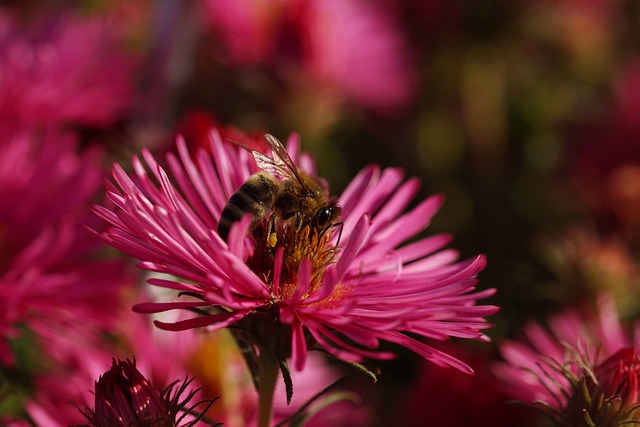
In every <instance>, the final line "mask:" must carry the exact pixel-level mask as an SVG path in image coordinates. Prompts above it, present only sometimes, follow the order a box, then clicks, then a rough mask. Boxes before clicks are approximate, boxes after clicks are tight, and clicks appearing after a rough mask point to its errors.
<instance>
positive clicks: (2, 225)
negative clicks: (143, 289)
mask: <svg viewBox="0 0 640 427" xmlns="http://www.w3.org/2000/svg"><path fill="white" fill-rule="evenodd" d="M0 133H2V138H0V199H1V200H4V201H5V203H2V204H1V205H0V253H1V254H2V257H1V258H0V260H1V262H0V313H1V314H0V363H1V364H4V365H10V364H13V363H15V359H14V354H13V351H12V350H11V345H10V344H9V343H10V342H11V341H12V340H14V339H16V338H19V337H21V336H22V333H21V330H22V329H23V328H24V327H26V328H27V329H28V330H29V331H31V333H33V334H35V336H36V337H40V338H42V339H44V338H47V337H50V336H55V335H59V334H61V333H69V334H73V333H77V334H79V335H81V334H82V333H81V332H80V331H81V330H84V329H85V328H89V329H92V328H97V329H96V330H105V329H108V328H110V327H113V325H114V321H113V319H114V314H115V313H117V311H118V309H119V307H120V305H119V303H118V302H119V296H118V292H119V290H120V289H121V285H122V284H124V283H126V277H125V276H124V275H123V269H122V263H121V262H120V261H118V260H114V259H110V260H102V259H98V258H96V257H95V253H96V252H95V251H96V249H99V245H97V244H96V242H95V241H94V240H93V239H91V236H90V234H89V233H88V232H87V231H86V230H85V229H84V228H83V227H82V225H81V222H82V221H83V219H86V218H87V217H88V214H89V204H90V203H91V201H93V200H94V197H95V195H96V191H97V189H98V188H99V186H100V175H101V173H102V172H101V171H102V166H101V164H100V153H99V151H96V150H94V149H92V148H89V149H87V150H84V151H82V152H80V151H79V150H78V146H77V141H76V140H75V138H74V137H73V136H72V135H69V134H66V133H63V132H60V131H57V130H53V129H46V130H44V131H43V132H42V133H36V132H30V131H26V130H20V131H7V129H0ZM79 319H80V320H81V321H80V322H79ZM92 330H93V329H92ZM63 331H65V332H63ZM72 331H76V332H72ZM27 336H31V334H27Z"/></svg>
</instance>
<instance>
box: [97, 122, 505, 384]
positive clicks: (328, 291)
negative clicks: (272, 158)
mask: <svg viewBox="0 0 640 427" xmlns="http://www.w3.org/2000/svg"><path fill="white" fill-rule="evenodd" d="M210 136H211V153H212V154H207V153H205V152H204V151H201V152H199V153H198V154H197V156H196V158H195V162H194V161H193V160H192V159H191V155H190V153H189V152H188V151H187V150H186V148H185V145H184V143H183V142H182V141H179V142H178V150H179V153H180V155H179V157H180V159H179V160H178V158H176V157H175V156H173V155H171V154H170V155H169V156H168V158H167V161H168V164H169V168H170V170H171V172H172V174H173V180H174V181H173V182H172V181H171V180H170V179H169V178H168V176H167V174H166V172H165V171H164V169H163V168H161V167H160V166H159V165H158V164H157V163H156V161H155V160H154V158H153V157H152V155H151V154H150V153H149V152H147V151H144V152H143V157H144V160H145V161H146V163H147V165H148V166H149V168H150V170H151V172H152V175H151V176H149V175H147V171H146V169H145V167H144V165H143V163H142V162H141V161H140V159H138V158H137V157H134V159H133V168H134V173H132V174H131V175H129V174H127V173H126V172H125V171H124V170H123V169H122V168H121V167H120V166H119V165H117V164H116V165H115V167H114V170H113V177H114V179H115V184H113V183H108V184H107V188H108V191H107V194H108V196H109V198H110V199H111V201H112V202H113V203H114V206H115V207H113V208H105V207H102V206H96V207H95V211H96V213H97V214H98V215H99V216H100V217H102V218H104V219H105V220H106V221H107V222H108V223H110V224H111V227H110V228H109V229H108V230H107V231H106V232H104V233H103V236H104V238H105V239H106V240H107V241H108V242H109V243H111V244H112V245H113V246H114V247H116V248H118V249H120V250H122V251H124V252H126V253H128V254H130V255H132V256H134V257H136V258H139V259H141V260H142V262H141V263H139V266H140V267H142V268H144V269H147V270H150V271H156V272H159V273H167V274H172V275H174V276H177V277H181V278H183V279H186V280H187V281H188V282H187V281H181V280H178V279H173V278H169V279H159V278H152V279H150V280H149V283H151V284H153V285H156V286H161V287H165V288H169V289H174V290H179V291H183V292H187V293H188V294H192V295H199V296H200V298H202V300H197V301H193V300H192V301H177V302H165V303H148V304H138V305H137V306H136V307H135V310H137V311H138V312H141V313H156V312H162V311H166V310H173V309H180V308H203V309H206V308H207V307H209V308H216V309H218V310H220V311H218V312H216V313H215V314H210V315H207V316H203V317H194V318H191V319H188V320H183V321H179V322H173V323H165V322H156V324H157V325H158V326H160V327H162V328H165V329H169V330H176V331H179V330H185V329H190V328H197V327H208V329H211V330H214V329H220V328H224V327H227V326H229V325H232V324H242V325H243V327H245V328H248V330H250V331H256V330H259V332H258V333H257V334H256V335H255V336H256V337H258V340H259V341H260V342H259V343H258V344H260V343H262V344H264V343H265V342H266V341H269V340H270V339H277V342H279V343H280V345H282V346H283V348H281V349H280V350H281V351H282V353H281V354H282V355H284V356H285V357H287V356H288V355H291V356H292V357H293V362H294V365H295V367H296V369H298V370H300V369H302V368H303V367H304V365H305V361H306V357H307V347H308V345H309V341H308V338H309V339H311V338H312V339H313V341H315V343H316V344H318V345H320V346H321V347H322V348H324V349H325V350H326V351H328V352H329V353H332V354H334V355H336V356H337V357H339V358H342V359H346V360H355V361H359V360H362V359H363V358H367V357H370V358H376V359H388V358H391V357H393V356H394V354H393V353H391V352H389V351H383V350H380V349H379V348H378V347H379V345H380V340H384V341H389V342H393V343H396V344H399V345H401V346H404V347H407V348H409V349H411V350H412V351H414V352H416V353H418V354H419V355H421V356H422V357H425V358H426V359H428V360H431V361H433V362H434V363H436V364H439V365H442V366H454V367H456V368H458V369H460V370H463V371H465V372H471V369H470V368H469V367H468V366H467V365H465V364H464V363H462V362H461V361H459V360H457V359H456V358H453V357H451V356H449V355H447V354H445V353H443V352H440V351H438V350H437V349H435V348H433V347H431V346H429V345H427V344H425V343H423V342H421V341H419V340H417V339H415V338H413V337H412V336H410V335H409V334H412V335H414V336H420V337H423V338H431V339H435V340H446V339H449V338H450V337H452V336H455V337H461V338H469V339H480V340H487V339H488V338H487V337H486V336H485V335H484V334H483V333H482V332H481V331H482V330H483V329H486V328H488V327H490V325H489V324H488V323H486V321H485V319H484V317H485V316H488V315H490V314H492V313H494V312H495V311H496V310H497V307H494V306H477V305H475V304H476V300H478V299H481V298H485V297H487V296H489V295H491V294H493V290H486V291H482V292H474V290H475V284H476V281H477V280H476V279H475V276H476V275H477V273H478V272H480V271H481V270H482V268H483V267H484V265H485V261H484V257H482V256H478V257H475V258H473V259H470V260H466V261H460V262H457V261H456V260H457V259H458V253H457V252H456V251H454V250H448V249H443V248H444V246H445V245H446V244H447V243H448V242H449V241H450V237H449V236H446V235H436V236H433V237H430V238H426V239H421V240H418V241H416V242H414V243H411V244H408V245H405V246H402V247H400V248H398V246H399V245H400V244H402V243H403V242H405V241H406V240H407V239H410V238H411V237H413V236H415V235H416V234H417V233H419V232H420V231H422V230H423V229H424V228H425V227H427V226H428V224H429V222H430V220H431V217H432V216H433V215H434V214H435V213H436V212H437V210H438V209H439V207H440V205H441V203H442V197H441V196H434V197H431V198H429V199H427V200H426V201H424V202H422V203H420V204H419V205H418V206H417V207H416V208H414V209H413V210H411V211H410V212H408V213H406V214H402V211H403V210H404V209H406V207H407V206H408V204H409V203H410V202H411V200H412V199H413V197H414V196H415V194H416V192H417V190H418V182H417V180H415V179H412V180H409V181H407V182H404V183H403V176H402V172H401V171H400V170H398V169H387V170H385V171H383V172H382V173H380V171H379V169H378V168H377V167H375V166H371V167H368V168H366V169H364V170H363V171H362V172H361V173H360V174H359V175H358V176H357V177H356V178H355V179H354V181H353V182H352V183H351V184H350V185H349V187H348V188H347V189H346V190H345V191H344V192H343V194H342V195H341V196H340V198H339V203H340V205H341V207H342V210H343V215H342V222H343V226H342V231H341V233H340V234H341V237H340V243H341V246H340V247H335V245H336V241H337V238H338V236H337V235H335V234H333V233H332V231H330V232H329V233H326V236H325V238H323V240H322V242H325V243H326V245H327V248H326V250H320V249H318V248H322V247H324V246H321V245H319V246H318V247H316V248H315V249H314V248H312V247H311V246H309V248H303V249H302V250H306V251H307V252H305V253H303V254H302V255H300V256H301V259H299V260H297V261H295V260H293V261H292V260H288V261H287V262H288V264H287V265H286V266H283V250H282V245H278V249H277V250H276V251H275V259H273V258H272V259H271V260H270V261H269V259H268V258H269V257H270V256H271V255H265V256H264V260H263V261H264V265H259V264H260V262H261V261H260V259H257V260H256V259H254V261H253V262H252V265H253V267H254V268H256V269H257V270H258V271H253V270H252V269H251V267H250V266H249V265H248V264H247V261H248V259H249V258H250V257H251V256H252V255H253V250H254V247H255V245H254V244H253V243H252V241H251V239H250V238H248V237H247V232H248V227H249V222H247V221H240V222H239V223H237V224H235V225H234V227H232V229H231V233H230V235H229V238H228V243H226V242H224V241H223V240H222V239H221V238H220V236H219V235H218V234H217V232H216V231H214V230H216V229H217V223H218V218H219V217H220V214H221V212H222V209H223V208H224V206H225V205H226V203H227V201H228V200H229V198H230V197H231V195H232V194H233V193H234V191H235V190H236V189H237V188H238V187H240V186H241V185H242V184H243V183H244V182H245V181H246V180H247V178H248V177H249V176H250V175H252V174H253V173H254V172H256V171H257V166H256V164H255V162H254V160H253V159H252V158H251V156H250V154H249V153H248V152H247V151H245V150H242V149H240V148H238V147H237V146H235V145H232V144H228V143H225V142H223V141H221V140H220V138H219V136H218V134H217V132H215V131H214V132H212V133H211V134H210ZM289 153H290V154H291V157H292V159H295V160H294V161H296V162H298V164H299V165H300V167H301V168H302V169H303V170H306V171H308V172H310V173H311V174H313V173H314V170H315V169H314V167H313V162H312V160H311V159H310V158H309V157H308V156H306V155H304V154H303V155H299V154H298V153H299V148H298V140H297V138H296V137H292V138H290V140H289ZM154 180H157V182H158V184H156V183H155V181H154ZM174 183H175V184H174ZM316 251H319V252H316ZM267 252H270V251H267ZM334 253H335V258H334V259H333V258H329V261H327V257H330V256H333V255H332V254H334ZM256 254H257V252H256ZM256 256H261V255H260V254H257V255H256ZM332 259H333V260H332ZM291 263H293V264H292V265H291ZM263 267H264V269H263ZM267 270H268V271H267ZM265 340H266V341H265ZM263 348H267V346H266V345H265V347H263Z"/></svg>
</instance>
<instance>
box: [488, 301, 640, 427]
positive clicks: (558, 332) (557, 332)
mask: <svg viewBox="0 0 640 427" xmlns="http://www.w3.org/2000/svg"><path fill="white" fill-rule="evenodd" d="M548 324H549V330H550V331H551V332H550V331H547V330H545V329H543V327H542V326H540V325H538V324H536V323H531V324H529V325H527V326H526V327H525V328H524V334H525V339H524V340H522V341H508V342H505V343H503V344H502V345H501V346H500V347H501V353H502V355H503V358H504V360H505V362H501V363H498V364H496V366H495V372H496V374H497V375H498V377H500V379H501V381H502V383H503V385H504V390H505V392H506V393H507V394H509V395H511V396H512V397H513V398H516V399H518V400H520V401H523V402H542V404H543V405H544V406H543V408H552V413H560V414H563V415H565V416H566V417H567V418H572V417H576V416H577V417H578V418H576V419H579V418H581V419H584V416H583V414H582V412H584V411H587V412H589V415H590V416H591V417H592V419H594V420H595V419H596V418H598V417H601V416H604V415H606V414H604V412H607V411H609V410H610V409H611V408H602V407H592V406H591V405H592V403H590V402H589V401H588V400H587V401H584V393H585V390H586V391H588V393H589V396H591V398H592V400H593V402H595V403H593V404H594V405H596V404H599V403H598V401H599V400H602V399H598V397H604V401H609V402H610V401H611V399H612V398H613V397H615V396H618V397H619V396H620V393H619V392H620V391H621V390H622V389H623V388H628V387H629V386H628V384H626V383H623V382H624V381H626V380H625V378H623V376H621V375H618V374H616V372H614V371H616V370H617V369H618V367H620V368H622V365H618V364H619V362H620V361H623V360H626V359H629V360H636V359H637V356H633V354H635V351H634V350H633V346H636V347H637V345H638V344H639V343H640V342H638V337H640V334H638V333H637V332H636V333H635V334H634V337H633V338H630V337H628V336H627V335H626V334H625V332H624V331H623V328H622V326H621V324H620V321H619V319H618V314H617V311H616V308H615V305H614V303H613V301H612V300H611V299H610V298H608V297H604V296H603V297H601V299H600V300H599V310H598V313H597V315H593V316H591V315H585V314H582V313H581V312H579V311H578V310H567V311H565V312H563V313H561V314H559V315H556V316H553V317H551V318H550V319H549V321H548ZM625 349H626V350H625ZM625 352H626V353H625ZM629 352H631V353H629ZM622 369H623V370H625V371H626V370H627V369H630V370H634V369H636V368H635V362H634V364H630V365H626V368H622ZM634 372H635V371H634ZM629 373H630V374H632V375H635V373H633V372H629ZM633 378H635V377H633ZM633 378H632V379H630V380H629V381H631V383H632V384H633V381H635V380H634V379H633ZM611 381H613V382H611ZM621 381H622V382H621ZM637 386H638V384H637V383H635V385H632V386H630V387H631V388H634V387H637ZM616 390H618V391H616ZM627 403H629V402H627ZM637 403H638V401H637V399H636V400H635V401H634V402H631V403H629V405H635V404H637ZM627 408H628V406H627ZM618 409H619V408H618ZM616 411H617V409H616ZM607 413H608V412H607ZM607 416H608V415H607ZM572 419H573V418H572ZM571 425H574V424H571ZM576 425H577V424H576ZM596 425H605V424H600V423H597V422H596ZM606 425H617V424H606Z"/></svg>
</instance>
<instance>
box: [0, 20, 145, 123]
mask: <svg viewBox="0 0 640 427" xmlns="http://www.w3.org/2000/svg"><path fill="white" fill-rule="evenodd" d="M122 42H123V40H122V31H120V30H119V27H118V25H117V22H116V21H115V20H113V19H110V18H105V17H84V18H83V17H80V16H75V15H71V14H59V15H56V16H51V17H44V18H40V20H36V21H35V22H33V23H31V24H29V25H27V26H26V28H23V27H22V26H21V24H19V23H18V20H17V19H15V18H14V17H13V16H11V14H10V13H8V12H5V11H2V10H0V119H2V120H9V121H16V122H20V123H25V124H35V123H74V124H82V125H92V126H102V125H106V124H110V123H113V122H114V121H115V120H117V119H119V118H121V117H122V116H123V113H124V112H126V111H127V110H128V109H129V108H130V104H131V100H132V94H133V80H132V76H133V72H134V61H133V57H132V56H131V55H129V54H127V53H126V51H125V50H123V48H122Z"/></svg>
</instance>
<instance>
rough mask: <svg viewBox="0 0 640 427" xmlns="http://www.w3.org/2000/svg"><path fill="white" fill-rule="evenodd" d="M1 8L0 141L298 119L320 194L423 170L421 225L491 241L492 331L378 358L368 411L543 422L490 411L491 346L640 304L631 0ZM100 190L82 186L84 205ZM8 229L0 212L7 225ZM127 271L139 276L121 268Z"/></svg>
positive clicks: (493, 391)
mask: <svg viewBox="0 0 640 427" xmlns="http://www.w3.org/2000/svg"><path fill="white" fill-rule="evenodd" d="M0 8H1V9H0V55H1V57H0V61H1V62H0V127H1V128H2V131H3V132H5V135H7V134H11V135H13V134H15V132H16V131H15V128H17V127H20V129H22V130H24V129H39V130H42V129H50V128H51V127H55V128H56V129H62V131H64V132H67V133H70V134H73V135H74V138H76V140H77V146H76V149H77V150H78V152H85V150H86V149H87V148H89V147H94V146H98V147H100V150H101V153H102V154H101V157H100V163H101V164H102V165H103V166H104V167H105V168H109V167H110V164H111V162H113V161H119V162H121V163H127V162H130V158H131V154H133V153H137V152H139V150H140V149H141V148H142V147H149V148H151V149H152V150H153V151H155V152H162V151H166V150H171V144H172V143H173V141H174V138H175V135H176V134H182V135H183V136H184V137H185V139H186V141H187V143H188V144H189V145H190V146H191V147H193V148H196V147H198V146H203V147H204V146H205V145H204V144H206V143H205V141H206V134H207V132H208V129H209V128H210V127H211V126H216V127H218V128H219V129H221V130H223V131H224V132H226V134H227V135H234V132H235V133H245V134H249V135H254V134H255V135H260V134H263V133H266V132H269V133H272V134H274V135H276V136H277V137H278V138H280V139H281V140H284V139H286V138H287V136H288V135H289V134H290V133H292V132H297V133H299V134H300V136H301V140H302V146H303V149H304V150H305V151H308V152H310V153H311V154H312V155H313V156H314V157H315V159H316V161H317V164H318V170H319V175H320V176H323V177H325V178H326V179H327V180H328V181H329V182H330V185H331V190H332V193H334V194H339V193H340V192H341V191H342V190H343V189H344V188H345V186H346V185H347V184H348V183H349V181H350V180H351V179H352V178H353V177H354V176H355V175H356V174H357V173H358V171H359V170H360V169H362V168H363V167H364V166H365V165H367V164H370V163H376V164H379V165H381V166H382V167H399V168H401V169H403V170H404V171H405V173H406V176H407V177H411V176H416V177H418V178H420V180H421V182H422V188H421V192H420V194H419V197H417V199H416V202H417V201H420V200H422V199H424V198H426V197H427V196H428V195H430V194H433V193H442V194H444V195H445V205H444V207H443V208H442V210H441V211H440V212H439V213H438V215H437V216H436V218H435V220H434V222H433V224H432V225H431V226H430V227H429V229H428V230H427V233H428V234H435V233H439V232H447V233H451V234H452V235H453V236H454V238H455V240H454V242H453V244H452V246H453V247H455V248H457V249H459V250H460V252H461V255H462V257H463V258H466V257H471V256H473V255H475V254H478V253H484V254H486V255H487V259H488V266H487V268H486V269H485V270H484V271H483V272H482V274H481V275H480V285H479V287H480V289H486V288H497V290H498V292H497V294H496V295H495V296H494V297H492V298H491V299H490V300H489V301H487V303H490V304H495V305H499V306H500V307H501V310H500V312H498V313H497V314H496V315H494V316H492V317H491V318H490V319H489V321H490V322H491V323H493V324H494V325H495V327H494V328H493V329H491V330H489V332H488V335H489V336H491V338H492V340H493V342H492V343H488V344H487V343H475V342H474V343H462V342H452V343H447V344H446V346H445V347H444V348H447V349H448V351H450V352H452V353H453V354H456V355H459V357H460V358H462V359H463V360H465V361H466V362H467V363H469V364H471V365H472V366H473V367H474V369H475V370H476V371H477V375H476V376H475V377H466V376H465V375H463V374H460V373H458V372H451V370H442V369H441V368H438V367H435V366H431V365H428V364H427V363H426V362H423V361H421V360H419V359H418V357H417V356H415V355H412V354H404V353H401V354H400V357H399V359H398V360H395V361H391V362H385V363H382V364H380V368H381V370H382V375H381V377H380V382H379V383H378V384H376V385H375V386H371V384H367V383H366V382H364V383H362V384H360V383H358V384H357V385H356V387H355V388H356V389H364V390H366V392H365V393H363V395H366V396H369V393H370V392H371V391H370V389H372V390H374V392H373V393H374V394H373V395H374V397H373V398H371V399H369V398H367V399H364V398H363V400H362V404H363V405H364V406H365V407H367V408H369V409H367V411H368V412H367V413H368V414H369V415H368V416H369V418H368V421H366V422H364V424H363V425H414V426H419V425H432V426H445V427H446V426H463V425H465V426H466V425H475V426H479V425H487V426H519V425H532V426H533V425H544V421H541V420H540V419H538V417H537V415H536V414H535V413H534V412H533V411H527V410H526V408H524V409H523V408H521V407H517V406H516V407H514V406H509V405H505V404H504V401H505V400H507V399H506V397H505V396H504V395H503V394H502V391H501V390H500V389H499V387H498V386H497V385H496V382H495V381H494V379H493V377H492V373H491V372H492V371H491V369H490V365H491V363H492V361H494V360H497V359H499V357H500V356H499V355H498V350H497V349H498V346H499V344H500V343H501V341H502V340H504V339H506V338H512V337H514V336H517V335H518V331H519V330H520V329H521V328H522V326H523V325H524V324H525V322H527V321H529V320H538V321H544V319H545V318H546V317H547V316H549V315H551V314H553V313H556V312H558V311H560V310H563V309H565V308H567V307H574V308H576V307H577V308H584V307H586V309H587V310H588V309H589V308H592V307H594V304H595V300H596V297H597V295H600V294H601V293H603V292H606V293H608V294H610V295H613V297H614V299H615V301H616V303H617V308H618V312H619V315H620V317H621V319H622V320H623V321H624V322H629V323H631V322H633V320H634V319H636V318H637V317H638V315H639V314H640V299H639V298H638V293H639V290H640V283H639V279H640V275H639V270H638V256H639V251H638V249H639V243H640V3H638V2H635V1H633V0H510V1H505V0H482V1H477V0H455V1H445V0H417V1H415V0H395V1H393V0H330V1H329V0H324V1H312V0H271V1H269V0H245V1H242V2H239V1H237V0H210V1H198V2H196V1H182V2H176V1H170V0H164V1H162V0H158V1H150V0H139V1H136V2H129V1H124V0H123V1H120V0H116V1H106V0H89V1H83V2H77V1H53V0H51V1H36V0H28V1H3V2H0ZM7 128H9V129H10V130H8V131H7V130H6V129H7ZM7 132H8V133H7ZM38 132H39V131H38ZM102 193H103V191H102V190H101V189H100V188H98V187H96V190H95V192H94V193H93V195H92V196H90V197H87V198H86V203H85V205H86V206H85V207H87V208H88V206H89V205H90V204H91V202H95V200H98V199H99V198H100V197H101V194H102ZM0 196H2V202H0V203H9V202H10V200H9V199H7V198H6V197H8V196H7V194H5V195H2V193H0ZM0 220H5V221H8V220H6V218H2V217H0ZM11 224H12V223H10V222H8V223H7V224H5V225H4V226H3V225H2V223H1V222H0V236H2V235H3V234H2V233H4V231H3V230H5V229H9V227H10V226H12V225H11ZM4 251H5V252H7V253H9V252H8V251H9V249H5V250H4ZM5 252H3V251H0V255H3V254H4V253H5ZM4 264H5V263H0V265H4ZM123 268H124V270H125V271H126V272H127V274H129V275H130V276H133V278H132V279H131V281H132V282H136V281H137V280H138V279H136V278H135V276H136V275H138V274H140V273H139V272H136V270H135V269H134V268H132V267H131V263H130V262H127V263H126V266H125V267H123ZM136 292H137V291H136ZM130 293H131V292H130ZM131 298H134V299H135V297H131ZM123 305H126V304H123ZM0 330H1V329H0ZM12 345H13V346H14V348H17V346H16V345H15V343H14V344H12ZM395 350H397V349H395ZM18 354H21V353H20V352H18ZM205 364H206V363H205ZM190 366H192V365H190ZM7 372H9V370H5V373H4V376H3V377H2V378H3V380H4V381H5V382H6V384H9V382H10V379H11V378H12V377H11V375H9V374H8V373H7ZM196 372H197V369H196ZM89 384H90V385H91V384H92V383H89ZM221 393H222V394H224V391H222V392H221ZM25 394H29V393H27V392H25ZM21 399H22V398H21ZM372 399H373V400H372ZM17 400H20V399H17ZM15 401H16V399H13V400H12V403H11V404H4V406H3V405H0V410H2V408H3V407H4V408H5V409H4V414H3V413H2V412H0V417H1V416H2V415H5V414H12V413H13V414H15V413H18V414H23V415H24V414H25V410H24V409H18V410H16V409H15V408H16V407H20V404H16V403H15ZM7 408H8V409H7ZM27 412H28V411H27ZM29 417H30V418H29ZM25 418H27V419H30V420H31V421H30V422H32V423H33V422H34V421H33V420H34V417H33V415H32V414H31V415H29V416H25ZM470 423H471V424H470ZM36 424H37V423H36ZM229 425H233V423H232V422H229Z"/></svg>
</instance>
